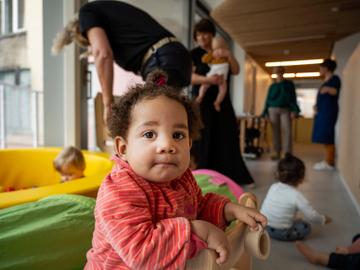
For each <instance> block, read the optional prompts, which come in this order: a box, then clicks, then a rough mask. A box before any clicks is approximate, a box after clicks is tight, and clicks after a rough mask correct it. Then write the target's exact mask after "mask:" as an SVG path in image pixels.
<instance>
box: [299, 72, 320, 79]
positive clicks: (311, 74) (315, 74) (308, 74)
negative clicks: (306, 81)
mask: <svg viewBox="0 0 360 270" xmlns="http://www.w3.org/2000/svg"><path fill="white" fill-rule="evenodd" d="M295 75H296V78H304V77H320V72H298V73H296V74H295Z"/></svg>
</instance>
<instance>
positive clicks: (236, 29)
mask: <svg viewBox="0 0 360 270" xmlns="http://www.w3.org/2000/svg"><path fill="white" fill-rule="evenodd" d="M211 15H212V17H213V18H214V19H215V20H216V21H217V22H218V23H219V24H220V25H221V27H223V28H224V29H225V30H226V31H227V32H228V33H229V34H230V35H231V36H232V37H233V39H234V40H235V41H236V42H237V43H239V44H240V45H241V46H242V47H243V48H244V49H245V50H246V51H247V52H248V53H249V54H250V55H251V56H252V57H253V58H254V59H255V60H256V61H257V62H258V63H260V64H262V65H263V64H264V63H265V62H266V61H282V60H298V59H307V58H324V57H329V56H330V53H331V49H332V46H333V43H334V42H335V41H336V40H339V39H340V38H343V37H345V36H347V35H349V34H351V33H354V32H357V31H359V30H360V1H359V0H297V1H288V0H277V1H269V0H224V2H223V3H222V4H220V5H219V6H218V7H217V8H216V9H215V10H214V11H213V12H212V14H211ZM301 69H302V70H305V69H306V70H308V69H309V68H307V67H304V66H297V67H292V68H291V70H298V72H301V71H302V70H301ZM267 70H268V71H269V69H267ZM294 72H295V71H294Z"/></svg>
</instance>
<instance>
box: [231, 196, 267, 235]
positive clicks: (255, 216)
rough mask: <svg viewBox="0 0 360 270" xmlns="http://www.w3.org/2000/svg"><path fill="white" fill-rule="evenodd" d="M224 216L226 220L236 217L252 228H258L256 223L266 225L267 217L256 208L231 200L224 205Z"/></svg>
mask: <svg viewBox="0 0 360 270" xmlns="http://www.w3.org/2000/svg"><path fill="white" fill-rule="evenodd" d="M224 216H225V219H226V220H227V221H228V222H231V221H233V220H234V219H237V220H239V221H242V222H244V223H246V224H247V225H249V226H250V228H251V229H253V230H258V225H257V223H260V224H261V225H262V226H263V227H265V226H266V225H267V218H266V217H265V216H264V215H263V214H261V213H260V212H259V211H258V210H256V209H254V208H249V207H245V206H242V205H239V204H235V203H231V202H230V203H227V204H226V205H225V209H224Z"/></svg>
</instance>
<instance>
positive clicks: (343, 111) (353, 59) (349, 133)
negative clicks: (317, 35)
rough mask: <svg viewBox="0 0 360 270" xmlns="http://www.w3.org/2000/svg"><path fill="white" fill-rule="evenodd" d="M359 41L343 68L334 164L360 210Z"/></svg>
mask: <svg viewBox="0 0 360 270" xmlns="http://www.w3.org/2000/svg"><path fill="white" fill-rule="evenodd" d="M359 74H360V42H358V45H357V48H356V49H355V50H354V51H353V53H352V54H351V56H350V58H349V59H348V61H347V62H346V64H345V67H344V69H343V78H342V83H343V87H342V94H341V95H342V98H341V100H340V115H339V121H338V127H339V129H340V130H341V133H340V134H341V136H340V137H339V139H338V144H337V153H338V160H337V166H338V168H339V171H340V175H341V176H342V177H343V179H344V181H345V186H346V187H347V190H348V191H349V193H350V195H351V198H353V200H354V202H355V206H356V207H357V209H358V211H359V213H360V177H359V175H360V166H359V160H360V141H359V134H360V122H359V119H358V118H357V116H358V115H359V114H360V107H359V103H360V91H359V89H360V76H359Z"/></svg>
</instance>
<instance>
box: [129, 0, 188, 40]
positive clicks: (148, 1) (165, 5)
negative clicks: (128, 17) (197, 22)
mask: <svg viewBox="0 0 360 270" xmlns="http://www.w3.org/2000/svg"><path fill="white" fill-rule="evenodd" d="M123 2H127V3H129V4H131V5H133V6H136V7H138V8H140V9H142V10H144V11H146V12H147V13H149V14H150V15H151V16H152V17H154V19H156V20H157V21H158V22H159V23H160V24H161V25H162V26H164V27H165V28H166V29H168V30H169V31H170V32H172V33H173V34H174V35H175V36H176V37H177V38H178V39H180V41H182V43H183V44H187V42H188V32H187V31H188V20H189V13H188V9H189V8H188V6H189V1H183V0H125V1H123Z"/></svg>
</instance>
